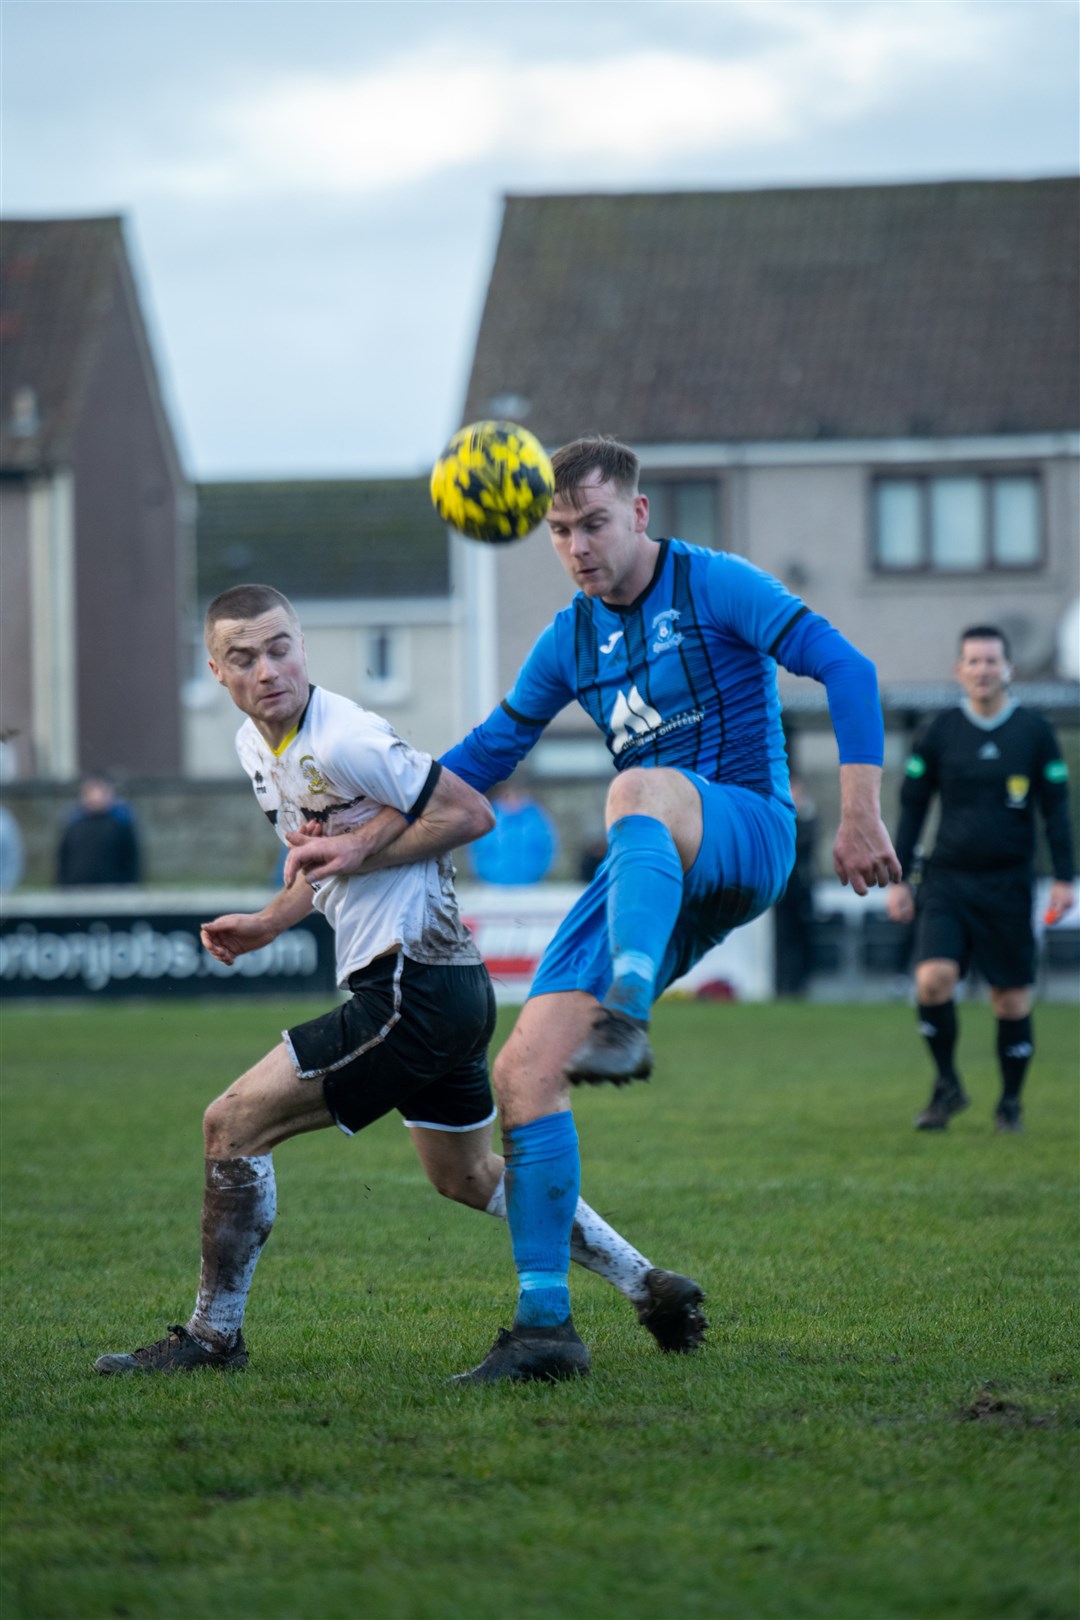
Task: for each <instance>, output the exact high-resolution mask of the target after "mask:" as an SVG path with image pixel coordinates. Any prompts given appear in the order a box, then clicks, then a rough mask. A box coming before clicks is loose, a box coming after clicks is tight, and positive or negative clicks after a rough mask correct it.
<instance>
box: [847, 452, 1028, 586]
mask: <svg viewBox="0 0 1080 1620" xmlns="http://www.w3.org/2000/svg"><path fill="white" fill-rule="evenodd" d="M873 550H874V565H875V567H877V568H878V569H881V570H882V571H883V572H914V571H917V570H921V571H923V572H927V573H938V574H965V573H968V574H970V573H979V572H982V571H983V570H985V569H1012V568H1017V569H1019V568H1038V567H1040V566H1041V565H1042V560H1043V544H1042V485H1041V482H1040V480H1039V477H1038V474H1037V473H1033V472H1020V473H981V472H955V473H952V472H950V473H940V474H935V475H927V474H904V475H903V476H901V477H897V478H891V477H889V478H878V479H876V480H875V482H874V493H873Z"/></svg>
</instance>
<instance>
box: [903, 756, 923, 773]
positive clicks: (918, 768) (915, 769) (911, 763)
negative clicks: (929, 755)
mask: <svg viewBox="0 0 1080 1620" xmlns="http://www.w3.org/2000/svg"><path fill="white" fill-rule="evenodd" d="M904 769H905V771H906V772H907V774H908V776H925V775H926V761H925V759H923V758H922V756H921V754H912V755H911V756H910V757H909V759H908V762H907V764H906V765H905V767H904Z"/></svg>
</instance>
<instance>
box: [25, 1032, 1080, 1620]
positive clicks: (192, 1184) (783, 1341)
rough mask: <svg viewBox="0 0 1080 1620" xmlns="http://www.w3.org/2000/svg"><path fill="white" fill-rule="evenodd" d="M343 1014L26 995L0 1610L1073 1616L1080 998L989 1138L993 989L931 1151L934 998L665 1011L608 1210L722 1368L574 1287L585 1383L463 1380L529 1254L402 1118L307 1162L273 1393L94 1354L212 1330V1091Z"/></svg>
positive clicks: (281, 1302) (612, 1099)
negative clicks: (204, 1292)
mask: <svg viewBox="0 0 1080 1620" xmlns="http://www.w3.org/2000/svg"><path fill="white" fill-rule="evenodd" d="M311 1010H312V1009H310V1008H309V1007H306V1006H304V1007H296V1006H292V1007H288V1008H281V1007H275V1006H259V1005H257V1004H245V1005H243V1006H232V1007H230V1006H227V1005H225V1004H223V1003H222V1004H206V1005H183V1006H170V1005H165V1004H161V1003H155V1004H153V1005H150V1006H144V1007H139V1008H136V1007H134V1006H132V1007H107V1006H99V1007H94V1008H91V1009H88V1010H78V1011H76V1010H73V1009H59V1010H55V1009H50V1010H49V1011H48V1012H45V1011H41V1010H37V1011H28V1010H22V1009H19V1010H14V1011H13V1010H8V1011H7V1012H6V1013H5V1016H4V1028H3V1060H4V1061H3V1071H4V1072H3V1078H4V1083H5V1091H6V1101H5V1111H4V1122H5V1128H4V1133H3V1154H4V1209H3V1215H4V1220H3V1229H4V1240H5V1269H6V1275H5V1283H4V1301H5V1307H4V1308H5V1335H4V1349H3V1376H4V1402H5V1418H6V1421H5V1424H4V1445H5V1477H6V1509H5V1513H4V1521H3V1531H4V1572H5V1589H4V1595H3V1602H2V1608H0V1612H2V1614H3V1617H4V1620H48V1617H72V1620H75V1617H77V1620H91V1617H97V1616H129V1617H133V1620H144V1617H145V1620H157V1617H159V1616H160V1617H162V1620H164V1617H170V1620H172V1617H175V1616H186V1617H189V1620H204V1617H205V1620H209V1617H210V1616H221V1615H229V1616H235V1617H241V1620H246V1617H248V1616H251V1617H256V1616H257V1617H259V1620H283V1617H297V1620H337V1617H339V1616H340V1617H342V1620H346V1617H348V1620H406V1617H410V1620H412V1617H415V1620H457V1617H461V1620H496V1617H498V1620H503V1617H505V1616H511V1617H513V1620H533V1617H536V1620H540V1617H545V1620H546V1617H551V1620H608V1617H611V1620H616V1617H618V1620H639V1617H640V1620H676V1617H678V1620H682V1617H702V1620H705V1617H708V1620H714V1617H723V1616H731V1617H735V1620H758V1617H761V1620H767V1617H777V1620H794V1617H803V1616H807V1617H810V1616H820V1617H824V1620H893V1617H895V1620H923V1617H926V1620H930V1617H938V1616H942V1617H944V1616H949V1617H963V1616H971V1617H972V1620H975V1617H978V1620H989V1617H998V1616H1000V1617H1015V1620H1058V1617H1061V1620H1071V1617H1073V1616H1075V1615H1076V1614H1077V1610H1078V1605H1077V1582H1076V1553H1077V1547H1076V1540H1077V1538H1076V1521H1077V1483H1076V1482H1077V1461H1078V1444H1077V1441H1078V1436H1080V1381H1078V1372H1077V1367H1076V1362H1075V1359H1074V1351H1075V1345H1076V1343H1077V1341H1078V1335H1077V1323H1076V1303H1075V1302H1076V1297H1077V1295H1076V1282H1077V1266H1076V1237H1077V1222H1076V1215H1077V1197H1076V1194H1077V1146H1078V1142H1077V1136H1078V1131H1077V1124H1078V1121H1077V1108H1076V1101H1077V1097H1076V1078H1077V1068H1076V1056H1077V1017H1076V1012H1075V1010H1074V1009H1068V1008H1062V1007H1045V1008H1041V1009H1040V1010H1039V1013H1038V1019H1037V1037H1038V1041H1039V1051H1038V1055H1037V1057H1036V1062H1035V1068H1034V1070H1033V1074H1032V1079H1031V1084H1030V1087H1029V1098H1028V1107H1027V1118H1028V1131H1027V1133H1026V1134H1025V1135H1024V1136H1022V1137H998V1136H995V1135H994V1134H993V1132H992V1111H993V1104H994V1101H995V1098H996V1083H995V1074H994V1066H993V1063H992V1061H991V1048H992V1025H991V1021H990V1018H989V1015H988V1014H987V1012H986V1011H985V1010H984V1009H982V1008H975V1009H970V1010H967V1009H965V1010H964V1011H963V1013H962V1022H963V1026H964V1032H963V1044H962V1055H963V1059H964V1064H963V1068H964V1074H965V1079H966V1081H967V1084H968V1086H969V1089H970V1090H971V1091H972V1093H973V1095H974V1097H975V1105H974V1107H973V1108H972V1109H971V1110H970V1111H969V1112H968V1113H967V1114H964V1115H963V1116H962V1117H961V1118H959V1119H958V1120H956V1121H954V1123H953V1126H952V1128H951V1129H950V1130H949V1131H948V1132H947V1133H945V1134H943V1135H923V1134H918V1133H916V1132H914V1131H913V1130H912V1129H911V1118H912V1115H913V1113H914V1112H915V1111H916V1109H917V1108H918V1106H920V1105H921V1103H922V1102H923V1101H924V1100H925V1094H926V1091H927V1087H928V1069H927V1064H926V1059H925V1057H924V1056H923V1053H922V1052H921V1050H920V1043H919V1041H918V1038H917V1036H916V1035H915V1032H914V1028H913V1018H912V1015H911V1013H910V1011H909V1010H908V1009H906V1008H902V1007H884V1008H878V1007H857V1008H836V1007H820V1006H806V1007H791V1006H762V1007H756V1006H736V1007H724V1006H708V1005H703V1004H700V1003H697V1004H681V1003H665V1004H664V1005H663V1006H662V1007H661V1008H660V1009H659V1010H658V1014H657V1019H656V1026H655V1030H656V1046H657V1049H658V1053H659V1058H660V1061H659V1070H658V1073H657V1076H656V1078H655V1079H654V1082H653V1084H652V1085H651V1086H647V1087H646V1086H638V1087H635V1088H633V1089H632V1090H631V1091H630V1092H629V1093H626V1094H623V1095H619V1094H616V1093H614V1092H611V1091H607V1092H605V1091H598V1092H595V1093H589V1094H587V1095H584V1096H582V1097H581V1098H580V1099H579V1103H578V1107H577V1116H578V1124H579V1130H580V1133H581V1138H582V1152H583V1161H584V1166H585V1172H584V1188H583V1190H584V1192H585V1196H586V1197H587V1198H589V1199H590V1201H591V1202H592V1203H594V1204H595V1205H596V1206H597V1207H598V1208H599V1209H601V1210H602V1211H603V1212H604V1213H605V1214H606V1215H607V1216H608V1218H609V1219H610V1220H612V1221H613V1222H614V1224H615V1225H617V1226H618V1227H620V1228H621V1229H622V1230H623V1231H624V1232H625V1233H626V1235H627V1236H629V1237H631V1238H632V1239H633V1240H634V1241H636V1242H637V1243H638V1244H639V1245H640V1246H641V1247H642V1248H644V1249H645V1250H646V1252H647V1253H649V1254H650V1256H651V1257H652V1258H653V1259H654V1260H656V1262H657V1263H659V1264H666V1265H671V1266H675V1267H678V1268H679V1269H685V1270H687V1271H691V1272H693V1273H694V1274H695V1275H696V1276H698V1277H700V1278H701V1279H702V1281H703V1282H704V1284H705V1286H706V1288H707V1290H708V1294H709V1310H710V1315H711V1316H712V1320H713V1323H714V1327H713V1331H712V1333H711V1335H710V1343H709V1346H708V1348H707V1349H706V1350H705V1351H704V1352H703V1353H702V1354H700V1355H698V1356H693V1357H687V1358H682V1357H663V1356H661V1355H660V1354H658V1353H657V1352H656V1350H655V1349H654V1347H653V1345H652V1343H651V1340H649V1339H648V1337H647V1336H646V1335H645V1334H643V1333H642V1331H641V1329H640V1328H638V1327H637V1325H636V1323H635V1322H634V1319H633V1315H632V1312H631V1310H630V1308H629V1307H628V1306H627V1304H626V1302H625V1301H623V1300H622V1299H621V1298H620V1297H619V1296H618V1295H616V1294H614V1293H613V1292H612V1291H611V1290H610V1289H608V1288H606V1287H605V1286H604V1285H603V1284H602V1283H600V1282H599V1281H597V1279H595V1278H592V1277H588V1276H585V1275H584V1274H582V1273H580V1272H575V1275H574V1277H573V1279H572V1287H573V1291H574V1302H575V1317H576V1320H577V1322H578V1326H579V1328H580V1329H581V1331H582V1333H583V1336H584V1337H585V1338H586V1339H587V1340H588V1342H589V1343H590V1345H591V1346H592V1349H593V1375H592V1377H591V1378H590V1379H587V1380H582V1381H581V1382H580V1383H579V1384H575V1385H573V1386H569V1385H565V1386H560V1387H558V1388H554V1389H549V1388H536V1387H525V1388H520V1389H495V1390H455V1389H453V1388H451V1387H448V1385H447V1383H446V1379H447V1376H448V1375H449V1374H450V1373H452V1372H454V1371H457V1370H460V1369H461V1368H463V1367H465V1366H468V1365H470V1364H471V1363H472V1362H473V1361H475V1360H476V1359H478V1358H479V1356H480V1355H481V1354H482V1353H483V1352H484V1351H485V1350H486V1348H487V1346H488V1344H489V1342H490V1340H491V1338H492V1336H493V1333H494V1329H495V1327H496V1326H498V1325H499V1324H500V1323H507V1322H508V1321H509V1314H510V1310H511V1307H512V1300H513V1273H512V1267H511V1263H510V1255H509V1243H508V1239H507V1234H506V1229H505V1227H503V1226H501V1225H500V1224H499V1223H496V1222H495V1221H492V1220H490V1219H487V1218H485V1217H483V1216H480V1215H477V1214H476V1213H474V1212H471V1211H468V1210H465V1209H461V1208H458V1207H457V1206H451V1205H449V1204H447V1203H445V1202H443V1201H442V1200H440V1199H438V1198H437V1197H436V1195H435V1194H434V1193H433V1192H432V1191H431V1189H430V1188H428V1186H427V1184H426V1183H425V1182H424V1180H423V1178H422V1176H421V1174H420V1171H419V1169H418V1168H417V1166H416V1164H415V1161H414V1159H413V1158H412V1155H411V1150H410V1146H409V1141H408V1137H407V1134H406V1132H405V1131H404V1130H402V1128H401V1126H400V1125H399V1124H398V1123H397V1121H396V1119H394V1120H385V1121H382V1122H381V1123H380V1124H379V1125H378V1126H376V1127H375V1128H374V1129H373V1130H371V1131H369V1132H367V1133H365V1134H364V1135H363V1136H362V1137H359V1138H357V1139H356V1140H354V1141H352V1142H347V1141H346V1140H345V1139H344V1138H343V1137H342V1136H340V1134H339V1133H337V1132H326V1133H322V1134H320V1135H317V1136H313V1137H308V1138H304V1139H301V1140H299V1141H296V1142H291V1143H288V1144H286V1145H285V1146H284V1147H283V1148H281V1149H279V1150H278V1153H277V1155H276V1162H277V1169H278V1196H279V1216H278V1226H277V1228H276V1230H275V1233H274V1236H273V1238H272V1240H271V1242H270V1245H269V1247H268V1249H267V1251H266V1254H265V1255H264V1257H263V1260H262V1262H261V1264H260V1268H259V1271H258V1274H257V1276H256V1282H255V1288H254V1292H253V1295H252V1301H251V1306H250V1309H249V1311H248V1317H247V1322H246V1324H245V1331H246V1334H247V1337H248V1340H249V1343H250V1345H251V1349H252V1364H251V1367H250V1368H249V1370H248V1371H247V1372H246V1373H243V1374H237V1375H233V1376H231V1377H229V1376H221V1375H216V1374H211V1375H198V1376H195V1377H191V1378H187V1379H182V1378H174V1379H164V1380H154V1379H149V1378H147V1379H135V1380H127V1379H100V1378H97V1377H95V1376H94V1375H93V1374H92V1372H91V1370H90V1369H91V1364H92V1362H93V1359H94V1357H95V1356H96V1355H98V1354H99V1353H100V1352H101V1351H103V1350H112V1349H125V1348H131V1347H133V1346H134V1345H136V1344H143V1343H146V1342H148V1341H149V1340H150V1339H153V1338H156V1337H158V1336H159V1335H160V1333H162V1332H163V1331H164V1328H165V1326H166V1325H167V1324H168V1323H169V1322H173V1321H177V1320H185V1319H186V1317H187V1315H188V1313H189V1311H190V1308H191V1304H192V1300H193V1297H194V1289H195V1282H196V1277H197V1264H198V1249H197V1245H198V1234H197V1228H198V1205H199V1195H200V1189H201V1143H200V1136H199V1118H200V1114H201V1110H202V1107H203V1105H204V1104H205V1102H207V1101H208V1100H209V1099H210V1097H212V1096H213V1095H215V1094H216V1093H217V1092H218V1091H219V1090H221V1089H223V1087H224V1086H225V1085H226V1084H227V1083H228V1081H229V1080H230V1079H231V1078H232V1077H233V1076H234V1074H236V1073H239V1072H240V1071H241V1070H242V1069H243V1068H245V1067H247V1066H248V1064H249V1063H250V1062H251V1061H252V1060H253V1059H254V1058H255V1057H256V1056H258V1055H259V1054H260V1053H261V1052H262V1050H263V1049H264V1048H265V1047H266V1046H267V1045H268V1044H270V1042H271V1041H272V1040H273V1039H274V1038H276V1033H277V1031H278V1030H279V1029H280V1028H281V1027H282V1025H283V1024H284V1023H285V1022H286V1021H287V1020H295V1018H297V1017H302V1016H308V1015H309V1013H310V1011H311ZM507 1028H508V1023H507V1021H506V1020H505V1019H504V1021H503V1023H502V1025H501V1027H500V1037H504V1036H505V1034H506V1031H507Z"/></svg>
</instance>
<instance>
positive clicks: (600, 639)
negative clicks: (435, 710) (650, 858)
mask: <svg viewBox="0 0 1080 1620" xmlns="http://www.w3.org/2000/svg"><path fill="white" fill-rule="evenodd" d="M777 660H779V661H780V662H781V663H782V664H783V666H784V668H785V669H788V670H790V671H791V672H792V673H793V674H795V675H809V676H813V677H814V678H815V679H817V680H819V681H822V682H823V683H824V685H825V687H826V690H827V692H828V697H829V708H830V711H831V714H832V720H833V726H834V729H835V731H836V736H837V741H838V743H839V748H840V763H841V764H870V765H880V764H881V762H882V754H883V746H884V733H883V726H882V719H881V706H880V703H879V701H878V691H877V676H876V673H875V670H874V666H873V665H872V664H871V663H870V661H869V660H868V659H866V658H864V657H863V655H862V654H861V653H860V652H858V651H857V650H856V649H855V648H854V647H853V646H852V645H851V644H850V642H848V641H845V640H844V638H843V636H841V635H840V634H839V632H838V631H836V630H834V629H833V627H832V626H831V625H830V624H829V623H828V622H827V621H826V620H825V619H823V618H821V617H820V615H818V614H816V613H812V612H811V611H810V610H809V608H807V607H806V605H805V604H804V603H802V602H800V601H799V599H798V597H795V596H792V595H791V593H790V591H788V590H786V589H785V587H784V586H783V585H781V583H780V582H779V580H777V579H774V578H773V577H772V576H771V575H770V574H766V573H764V572H763V571H762V570H761V569H760V568H755V567H754V566H753V564H752V563H748V562H746V561H745V559H744V558H742V557H737V556H734V555H732V554H731V553H729V552H723V551H709V550H706V549H705V548H703V547H701V546H691V545H687V544H686V543H685V542H684V541H682V540H662V541H661V542H660V550H659V554H658V556H657V559H656V568H655V570H654V573H653V577H652V580H651V581H650V583H649V585H648V586H647V588H646V589H645V590H644V591H643V592H642V593H641V595H640V596H639V597H638V599H637V600H636V601H635V602H632V603H630V604H629V606H626V607H616V606H611V605H610V604H608V603H606V602H602V601H600V600H599V599H598V598H596V597H588V596H586V595H585V594H584V593H583V592H579V593H578V594H577V596H575V597H574V599H573V601H572V602H571V603H570V605H569V606H568V607H566V608H564V609H563V610H562V611H561V612H560V613H557V614H556V615H555V618H554V619H553V620H552V622H551V623H550V624H549V625H548V627H547V629H546V630H545V631H544V632H543V633H542V635H541V636H540V638H539V640H538V641H537V642H536V645H535V646H534V647H533V649H532V651H531V652H530V654H529V656H528V658H527V659H526V660H525V663H524V664H523V665H522V668H521V671H520V673H519V675H518V678H517V680H516V681H515V682H514V686H513V688H512V690H511V691H510V693H509V694H508V695H507V697H506V699H505V701H504V702H503V703H502V704H501V706H500V707H499V708H498V709H495V710H494V711H493V712H492V713H491V714H490V715H489V716H488V718H487V719H486V720H485V721H483V722H482V724H480V725H479V726H477V727H475V729H474V730H473V731H471V732H470V733H469V735H468V736H467V737H466V738H465V739H464V741H463V742H461V743H458V744H457V746H456V747H454V748H452V749H451V750H450V751H449V753H447V754H445V755H444V756H443V764H444V765H446V766H447V767H448V768H449V769H450V770H452V771H453V772H454V773H455V774H456V775H458V776H460V777H462V778H463V779H464V780H465V781H466V782H468V783H470V784H471V785H472V786H473V787H476V788H478V789H480V790H481V791H483V790H484V789H486V788H489V787H491V786H492V785H493V784H494V783H496V782H501V781H503V780H505V778H506V777H507V776H509V775H510V773H511V771H512V770H513V769H514V766H515V765H516V764H517V763H518V761H519V760H520V759H521V758H523V756H524V755H525V754H526V753H528V751H529V749H530V748H532V746H533V745H534V743H535V742H536V741H537V739H538V738H539V736H540V734H541V732H542V730H543V728H544V727H545V726H546V725H547V724H548V722H549V721H550V720H552V719H554V717H555V715H557V714H558V713H559V711H560V710H561V709H563V708H565V706H566V705H567V704H568V703H570V702H571V701H575V700H576V701H577V702H578V703H580V705H581V707H582V708H583V709H584V710H585V712H586V714H587V715H588V716H589V718H590V719H591V720H592V721H593V722H594V724H595V725H596V726H597V727H598V728H599V729H600V731H601V732H602V733H603V735H604V738H605V740H606V742H607V747H608V751H609V752H610V754H611V757H612V760H613V762H614V765H615V768H616V770H626V769H627V768H629V767H631V766H645V767H649V766H658V765H660V766H667V767H673V768H676V769H683V770H688V771H693V772H695V773H696V774H697V775H699V776H702V777H704V778H706V779H707V780H708V781H712V782H721V783H731V784H734V785H736V786H739V787H744V788H750V789H752V790H753V791H755V792H758V793H763V794H768V795H771V796H774V797H777V798H780V799H782V800H783V801H784V802H786V803H790V799H789V790H788V773H787V760H786V756H785V752H784V738H783V732H782V729H781V725H780V698H779V694H778V692H777V687H776V665H777Z"/></svg>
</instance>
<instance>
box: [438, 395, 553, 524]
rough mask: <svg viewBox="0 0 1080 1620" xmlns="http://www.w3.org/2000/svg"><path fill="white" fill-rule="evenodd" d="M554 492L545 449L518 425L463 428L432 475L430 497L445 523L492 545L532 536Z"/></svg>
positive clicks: (505, 424) (486, 423) (501, 423)
mask: <svg viewBox="0 0 1080 1620" xmlns="http://www.w3.org/2000/svg"><path fill="white" fill-rule="evenodd" d="M554 493H555V474H554V473H553V472H552V470H551V462H550V460H549V459H548V455H547V452H546V450H545V449H544V447H543V445H542V444H541V443H540V440H539V439H538V438H536V436H535V435H534V434H532V433H530V432H529V430H528V428H523V427H518V426H517V424H516V423H515V422H473V423H472V424H471V425H470V426H469V427H463V428H461V429H460V431H459V432H457V433H455V434H454V437H453V438H452V439H451V440H450V443H449V444H448V445H447V447H446V449H445V450H444V451H443V453H442V455H441V456H440V457H439V459H438V461H437V462H436V463H435V466H434V467H433V469H432V473H431V499H432V501H433V502H434V503H435V510H436V512H438V514H439V516H440V517H441V518H442V520H443V522H444V523H449V524H451V525H452V527H453V528H455V529H457V530H458V531H459V532H460V533H461V534H464V535H467V536H468V538H469V539H470V540H483V541H485V542H486V543H487V544H488V545H495V546H498V545H503V544H505V543H506V542H507V541H509V540H520V539H522V538H523V536H525V535H527V534H529V533H531V531H532V530H533V529H535V528H536V525H537V524H538V523H540V522H541V521H542V520H543V517H544V514H545V512H546V511H547V509H548V507H549V506H550V505H551V498H552V496H553V495H554Z"/></svg>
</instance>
